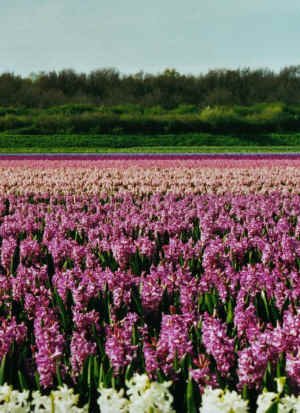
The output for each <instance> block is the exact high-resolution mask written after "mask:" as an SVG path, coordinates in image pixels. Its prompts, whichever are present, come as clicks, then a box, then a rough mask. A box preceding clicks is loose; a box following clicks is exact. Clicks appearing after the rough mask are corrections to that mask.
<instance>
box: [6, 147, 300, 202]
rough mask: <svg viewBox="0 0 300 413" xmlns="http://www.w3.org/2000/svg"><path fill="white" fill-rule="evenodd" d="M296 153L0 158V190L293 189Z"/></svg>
mask: <svg viewBox="0 0 300 413" xmlns="http://www.w3.org/2000/svg"><path fill="white" fill-rule="evenodd" d="M299 187H300V157H299V156H294V157H291V156H284V155H282V156H279V155H277V156H276V155H274V156H267V157H266V156H262V155H260V156H246V155H244V156H243V157H242V158H241V157H238V156H225V157H224V156H214V157H212V156H208V155H207V156H205V155H202V156H192V157H185V156H181V157H176V158H175V157H171V156H157V157H155V156H147V157H132V156H128V157H124V156H123V157H118V156H114V157H101V156H99V157H96V156H92V157H88V156H86V157H82V156H81V157H78V156H77V157H76V156H70V157H68V158H67V159H61V157H58V156H56V157H55V156H54V157H51V158H49V159H47V158H45V159H44V158H43V157H27V158H26V157H25V158H24V159H22V158H15V157H13V156H11V157H7V158H3V157H1V159H0V194H5V195H7V194H28V193H35V194H37V193H39V194H43V195H44V194H45V193H48V194H50V195H58V194H65V195H70V194H75V195H76V194H87V195H98V196H102V197H105V196H106V195H108V194H109V195H111V194H115V193H123V192H131V193H134V194H137V195H142V194H149V193H154V192H163V193H170V192H172V193H178V194H183V193H186V194H188V193H196V194H200V193H201V194H203V193H214V194H225V193H228V192H230V193H236V194H239V193H270V192H274V191H276V190H277V191H281V192H293V193H298V192H299Z"/></svg>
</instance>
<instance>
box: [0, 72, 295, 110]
mask: <svg viewBox="0 0 300 413" xmlns="http://www.w3.org/2000/svg"><path fill="white" fill-rule="evenodd" d="M262 102H264V103H268V102H282V103H285V104H289V105H293V104H299V103H300V65H299V66H289V67H285V68H283V69H282V70H280V71H279V72H274V71H272V70H270V69H255V70H254V69H250V68H243V69H236V70H228V69H217V70H210V71H208V72H207V73H205V74H199V75H191V74H181V73H179V72H177V71H176V70H175V69H166V70H165V71H163V72H162V73H158V74H148V73H144V72H138V73H135V74H121V73H120V72H119V71H118V70H116V69H113V68H104V69H99V70H95V71H92V72H90V73H88V74H85V73H77V72H76V71H74V70H72V69H65V70H61V71H50V72H40V73H38V74H32V75H30V76H28V77H22V76H19V75H16V74H13V73H3V74H1V75H0V106H10V107H27V108H47V107H51V106H60V105H66V104H91V105H105V106H112V105H127V104H133V105H140V106H142V107H155V106H159V107H161V108H165V109H173V108H176V107H178V106H180V105H194V106H195V110H198V108H204V107H207V106H216V105H226V106H227V105H229V106H230V105H241V106H244V105H253V104H257V103H262Z"/></svg>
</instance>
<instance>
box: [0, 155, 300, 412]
mask: <svg viewBox="0 0 300 413" xmlns="http://www.w3.org/2000/svg"><path fill="white" fill-rule="evenodd" d="M299 217H300V158H299V157H297V156H294V157H292V156H290V157H287V156H274V157H262V156H257V157H254V156H252V157H251V156H249V157H243V158H240V157H238V156H235V157H222V156H220V157H205V156H202V157H201V156H199V157H193V158H190V157H177V158H176V159H175V158H174V159H172V158H170V157H167V156H166V157H147V158H143V157H139V158H137V159H134V158H132V157H131V158H130V157H128V158H125V157H120V158H117V157H115V158H106V159H105V158H101V157H99V158H95V157H91V158H89V157H88V156H87V157H85V158H75V157H74V158H72V159H62V158H59V157H57V158H55V157H53V158H51V159H43V158H38V157H37V158H33V157H32V158H26V157H24V158H23V159H20V158H13V157H11V158H10V157H7V158H3V159H1V160H0V252H1V254H0V306H1V307H0V308H1V312H0V323H1V328H0V361H1V365H0V409H2V408H3V410H0V411H3V412H4V411H5V412H30V411H34V412H65V411H70V412H95V413H96V412H100V411H101V412H102V413H103V412H105V413H109V412H115V413H118V412H123V413H127V412H128V413H134V412H137V413H139V412H141V413H142V412H145V413H155V412H156V413H159V412H162V413H165V412H179V413H181V412H188V413H196V412H201V413H210V412H211V413H214V412H215V413H218V412H227V413H243V412H258V413H264V412H269V413H272V412H277V411H278V412H286V413H293V412H298V413H299V412H300V397H299V392H300V305H299V304H300V219H299ZM100 409H101V410H100Z"/></svg>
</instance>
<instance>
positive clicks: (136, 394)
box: [0, 374, 300, 413]
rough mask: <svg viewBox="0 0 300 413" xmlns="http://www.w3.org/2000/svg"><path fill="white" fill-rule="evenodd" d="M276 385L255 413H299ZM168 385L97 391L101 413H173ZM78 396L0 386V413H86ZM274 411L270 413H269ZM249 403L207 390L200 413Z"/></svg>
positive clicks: (140, 383) (229, 411) (136, 383)
mask: <svg viewBox="0 0 300 413" xmlns="http://www.w3.org/2000/svg"><path fill="white" fill-rule="evenodd" d="M276 381H277V393H275V392H268V391H263V392H262V393H261V394H260V395H259V397H258V399H257V410H256V413H266V412H267V411H269V409H270V408H272V407H273V406H274V408H275V409H277V410H276V411H277V412H278V413H300V396H298V397H296V396H285V395H284V392H283V389H284V385H285V378H284V377H280V378H279V379H276ZM170 385H171V382H164V383H158V382H151V381H150V380H149V378H148V377H147V375H146V374H142V375H138V374H135V375H134V376H133V377H132V379H131V380H129V381H127V382H126V392H125V390H124V389H121V390H119V391H117V390H115V389H113V388H104V387H101V388H100V389H99V393H100V396H99V398H98V406H99V408H100V411H101V413H175V411H174V410H173V408H172V403H173V396H172V395H171V393H170V391H169V387H170ZM78 401H79V395H76V394H74V390H73V389H71V388H68V387H67V386H66V385H63V386H60V387H59V388H58V390H53V391H52V392H51V393H50V395H48V396H45V395H42V394H41V393H40V392H38V391H34V392H32V393H31V395H30V392H29V391H28V390H26V391H22V392H20V391H17V390H13V389H12V387H11V386H9V385H7V384H4V385H3V386H0V413H88V407H87V406H84V407H78V406H77V405H78ZM272 411H273V410H272ZM248 412H249V409H248V402H247V401H245V400H243V398H242V397H241V396H240V395H239V394H238V393H236V392H235V391H229V390H222V389H212V388H211V387H207V388H206V389H205V391H204V393H203V395H202V404H201V407H200V410H199V413H248Z"/></svg>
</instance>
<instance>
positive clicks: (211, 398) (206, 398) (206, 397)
mask: <svg viewBox="0 0 300 413" xmlns="http://www.w3.org/2000/svg"><path fill="white" fill-rule="evenodd" d="M275 380H276V382H277V393H275V392H268V391H263V392H262V393H261V394H260V395H259V396H258V399H257V410H256V413H266V412H267V411H269V409H270V408H271V407H272V406H274V407H276V408H277V410H276V411H277V413H300V396H298V397H295V396H283V389H284V385H285V380H286V379H285V377H280V378H277V379H275ZM248 411H249V409H248V402H247V401H245V400H243V399H242V397H241V396H240V395H239V394H237V393H236V392H235V391H232V392H230V391H228V390H221V389H212V388H211V387H207V388H206V389H205V391H204V393H203V395H202V405H201V407H200V410H199V412H200V413H212V412H213V413H247V412H248Z"/></svg>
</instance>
